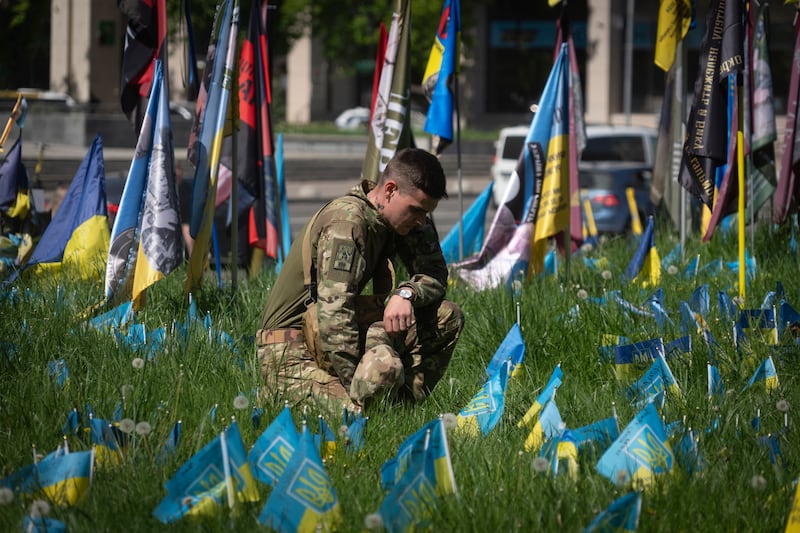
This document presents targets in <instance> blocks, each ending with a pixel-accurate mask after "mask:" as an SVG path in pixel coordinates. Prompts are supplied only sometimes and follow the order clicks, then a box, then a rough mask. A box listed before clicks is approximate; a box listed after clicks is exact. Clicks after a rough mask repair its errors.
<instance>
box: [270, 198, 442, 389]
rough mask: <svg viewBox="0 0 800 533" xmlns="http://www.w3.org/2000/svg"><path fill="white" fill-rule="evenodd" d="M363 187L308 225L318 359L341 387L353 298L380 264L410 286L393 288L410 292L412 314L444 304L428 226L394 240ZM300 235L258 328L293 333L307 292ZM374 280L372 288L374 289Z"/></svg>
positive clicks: (348, 367)
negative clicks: (390, 262)
mask: <svg viewBox="0 0 800 533" xmlns="http://www.w3.org/2000/svg"><path fill="white" fill-rule="evenodd" d="M368 192H369V185H368V184H367V183H366V182H362V183H361V184H359V185H357V186H356V187H354V188H353V189H352V190H351V191H350V192H349V193H348V194H347V195H345V196H343V197H340V198H337V199H335V200H333V201H331V202H330V203H329V204H327V205H326V206H324V207H323V208H322V209H321V210H320V211H319V214H318V215H317V216H316V217H315V218H313V219H312V222H313V225H312V228H311V231H310V232H308V235H309V236H310V238H311V239H312V242H311V249H312V261H313V267H314V270H315V271H316V279H317V302H316V304H314V305H317V316H318V317H319V332H320V337H321V339H322V343H323V351H324V357H325V359H326V360H327V361H329V362H330V363H331V365H332V368H333V371H334V372H335V373H336V375H337V376H338V377H339V378H340V379H341V380H342V383H343V384H344V385H345V386H349V384H350V380H351V378H352V375H353V371H354V370H355V367H356V365H357V364H358V361H359V359H360V357H361V354H360V353H358V326H357V324H356V321H355V316H356V306H357V304H356V297H357V296H358V295H360V294H361V293H362V291H363V290H364V288H365V287H366V286H367V285H368V283H369V282H370V281H371V280H373V279H374V278H377V277H379V276H381V275H382V273H383V272H384V270H385V264H386V259H387V258H395V257H396V258H399V259H400V260H401V261H402V262H403V264H404V265H405V267H406V270H407V271H408V273H409V276H410V279H408V280H407V281H403V282H402V283H400V284H399V286H408V287H411V288H413V289H414V292H415V293H416V297H415V300H414V306H415V307H423V306H427V305H430V304H433V303H436V302H438V301H440V300H442V299H443V298H444V294H445V289H446V287H447V264H446V262H445V259H444V256H443V255H442V250H441V248H440V246H439V235H438V233H437V232H436V228H435V227H434V225H433V223H432V222H431V221H429V222H428V224H426V225H424V226H422V227H420V228H417V229H415V230H413V231H411V232H410V233H409V234H408V235H405V236H400V235H397V234H395V233H394V231H393V230H392V229H391V228H390V227H389V226H388V225H387V224H386V223H385V222H384V221H383V219H382V218H381V217H380V215H379V213H378V211H377V209H375V207H374V206H373V205H372V204H371V203H370V202H369V200H368V199H367V193H368ZM306 233H307V232H306V228H303V231H302V233H301V234H300V237H299V238H298V239H297V240H296V241H295V242H294V243H293V244H292V247H291V249H290V251H289V254H288V256H287V258H286V262H285V263H284V265H283V267H282V269H281V272H280V275H279V276H278V279H277V280H276V282H275V286H274V287H273V288H272V290H271V291H270V294H269V297H268V298H267V303H266V306H265V309H264V316H263V320H262V328H263V329H278V328H298V329H299V328H300V327H302V320H303V314H304V313H305V305H304V301H305V300H306V298H307V297H308V291H307V290H306V288H305V287H304V285H303V259H302V248H303V238H304V237H305V235H306ZM377 281H378V280H377V279H375V282H376V283H377Z"/></svg>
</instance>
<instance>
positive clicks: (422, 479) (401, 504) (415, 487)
mask: <svg viewBox="0 0 800 533" xmlns="http://www.w3.org/2000/svg"><path fill="white" fill-rule="evenodd" d="M436 499H437V490H436V470H435V466H434V458H433V455H431V454H427V453H425V454H423V455H422V457H421V458H420V460H418V461H415V462H413V463H412V464H410V465H409V467H408V469H406V471H405V472H404V473H403V475H402V476H401V477H400V479H399V480H398V481H397V483H395V484H394V485H393V486H392V488H391V490H390V491H389V493H388V494H386V496H385V497H384V499H383V503H381V507H380V509H379V510H378V515H380V517H381V519H382V522H383V525H384V527H385V528H386V530H387V531H389V533H412V532H414V531H420V530H422V529H425V528H427V527H430V525H431V518H432V517H433V513H434V511H435V509H436Z"/></svg>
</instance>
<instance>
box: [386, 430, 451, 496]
mask: <svg viewBox="0 0 800 533" xmlns="http://www.w3.org/2000/svg"><path fill="white" fill-rule="evenodd" d="M423 455H430V456H431V457H432V458H433V465H434V471H435V473H436V475H435V481H434V487H435V489H436V491H437V493H438V494H453V493H455V492H456V481H455V477H454V475H453V464H452V462H451V460H450V447H449V444H448V441H447V429H446V428H445V424H444V420H443V419H442V418H441V417H439V418H436V419H434V420H431V421H430V422H428V423H427V424H425V425H424V426H422V428H420V429H418V430H417V431H416V432H414V433H413V434H411V435H410V436H409V437H407V438H406V440H404V441H403V443H402V444H400V446H399V447H398V449H397V453H396V454H395V456H394V457H392V458H391V459H389V460H387V461H386V462H384V463H383V465H382V466H381V487H382V488H383V490H391V489H392V487H394V486H395V485H396V484H397V483H398V482H399V481H400V479H401V478H402V477H403V475H404V474H405V472H406V470H408V468H409V466H410V465H411V464H413V463H417V462H420V461H422V460H423V459H422V456H423Z"/></svg>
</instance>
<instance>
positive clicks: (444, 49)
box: [422, 0, 461, 154]
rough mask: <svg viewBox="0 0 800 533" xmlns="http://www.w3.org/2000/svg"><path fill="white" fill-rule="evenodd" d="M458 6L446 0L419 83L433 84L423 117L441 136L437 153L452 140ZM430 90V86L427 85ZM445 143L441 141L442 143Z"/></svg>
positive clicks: (430, 130)
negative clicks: (428, 104)
mask: <svg viewBox="0 0 800 533" xmlns="http://www.w3.org/2000/svg"><path fill="white" fill-rule="evenodd" d="M460 12H461V8H460V6H459V0H445V2H444V6H443V7H442V16H441V18H440V20H439V28H438V30H437V32H436V39H435V40H434V43H433V48H432V50H431V54H430V56H429V58H428V64H427V66H426V67H425V73H424V75H423V80H422V86H423V88H429V87H430V85H431V84H433V85H434V87H433V91H432V94H431V105H430V107H429V108H428V116H427V118H426V120H425V128H424V129H425V131H426V132H428V133H430V134H432V135H436V136H438V137H439V138H440V145H439V146H438V147H437V148H436V153H437V154H440V153H441V152H442V150H443V149H444V147H445V146H447V144H449V143H451V142H452V141H453V137H454V136H453V109H454V108H455V104H454V97H455V95H454V94H453V89H454V87H455V84H456V83H457V80H455V79H454V78H455V76H456V74H457V70H458V66H457V65H458V62H459V57H458V54H459V40H460V39H459V37H460V33H461V13H460ZM428 90H430V89H428ZM442 142H444V143H445V144H444V145H442V144H441V143H442Z"/></svg>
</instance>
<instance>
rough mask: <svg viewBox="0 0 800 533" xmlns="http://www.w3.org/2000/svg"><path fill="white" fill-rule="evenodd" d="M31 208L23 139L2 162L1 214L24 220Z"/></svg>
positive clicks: (0, 164)
mask: <svg viewBox="0 0 800 533" xmlns="http://www.w3.org/2000/svg"><path fill="white" fill-rule="evenodd" d="M30 208H31V197H30V185H29V183H28V170H27V169H26V168H25V165H24V164H23V163H22V137H20V138H18V139H17V142H15V143H14V146H12V147H11V150H9V151H8V153H7V154H6V157H5V159H3V161H2V162H0V213H2V215H3V216H6V217H8V218H14V219H17V220H23V219H24V218H25V217H26V216H28V213H29V212H30Z"/></svg>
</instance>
